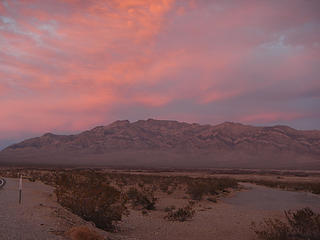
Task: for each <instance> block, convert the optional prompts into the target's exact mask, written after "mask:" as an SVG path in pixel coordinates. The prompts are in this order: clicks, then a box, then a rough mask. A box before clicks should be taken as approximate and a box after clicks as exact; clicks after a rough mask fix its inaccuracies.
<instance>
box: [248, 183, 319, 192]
mask: <svg viewBox="0 0 320 240" xmlns="http://www.w3.org/2000/svg"><path fill="white" fill-rule="evenodd" d="M246 181H247V182H251V183H255V184H258V185H263V186H266V187H272V188H281V189H284V190H293V191H307V192H311V193H314V194H320V182H288V181H271V180H252V179H249V180H246Z"/></svg>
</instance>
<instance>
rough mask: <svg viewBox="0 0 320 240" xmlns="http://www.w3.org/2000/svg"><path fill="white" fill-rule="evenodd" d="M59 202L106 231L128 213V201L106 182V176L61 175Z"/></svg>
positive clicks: (57, 183) (113, 227)
mask: <svg viewBox="0 0 320 240" xmlns="http://www.w3.org/2000/svg"><path fill="white" fill-rule="evenodd" d="M55 192H56V195H57V200H58V202H59V203H60V204H61V205H62V206H64V207H66V208H68V209H70V210H71V211H72V212H73V213H75V214H77V215H79V216H80V217H82V218H83V219H85V220H87V221H92V222H94V223H95V224H96V226H97V227H99V228H102V229H104V230H107V231H112V230H114V229H115V225H114V224H115V223H117V222H118V221H120V220H121V219H122V216H123V215H124V214H125V213H126V210H127V209H126V206H125V204H126V197H125V196H124V195H123V194H122V193H121V192H120V191H119V190H117V189H116V188H114V187H113V186H111V185H109V184H108V183H106V182H105V181H103V176H101V175H99V174H95V175H92V174H91V175H67V174H60V175H58V177H57V181H56V190H55Z"/></svg>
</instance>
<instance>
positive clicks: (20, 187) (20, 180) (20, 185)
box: [19, 174, 22, 204]
mask: <svg viewBox="0 0 320 240" xmlns="http://www.w3.org/2000/svg"><path fill="white" fill-rule="evenodd" d="M21 195H22V174H20V179H19V204H21Z"/></svg>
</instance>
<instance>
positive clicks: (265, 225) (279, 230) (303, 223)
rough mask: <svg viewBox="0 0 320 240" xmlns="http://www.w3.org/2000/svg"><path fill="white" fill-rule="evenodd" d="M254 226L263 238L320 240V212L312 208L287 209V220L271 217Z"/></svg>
mask: <svg viewBox="0 0 320 240" xmlns="http://www.w3.org/2000/svg"><path fill="white" fill-rule="evenodd" d="M252 227H253V230H254V231H255V233H256V234H257V236H258V237H259V239H262V240H319V239H320V214H319V213H315V212H313V211H312V210H311V209H310V208H303V209H300V210H296V211H285V221H281V220H279V219H276V218H275V219H271V218H269V219H265V220H264V222H262V223H260V224H258V225H257V224H255V223H253V224H252Z"/></svg>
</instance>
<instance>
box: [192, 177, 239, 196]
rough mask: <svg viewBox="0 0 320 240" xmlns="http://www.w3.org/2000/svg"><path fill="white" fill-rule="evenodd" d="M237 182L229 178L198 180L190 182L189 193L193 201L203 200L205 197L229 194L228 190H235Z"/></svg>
mask: <svg viewBox="0 0 320 240" xmlns="http://www.w3.org/2000/svg"><path fill="white" fill-rule="evenodd" d="M236 186H237V181H236V180H234V179H229V178H197V179H194V180H189V182H188V187H187V193H188V194H189V195H190V197H191V199H193V200H201V199H202V197H203V196H204V195H217V194H218V193H219V192H222V191H224V192H227V191H226V188H234V187H236Z"/></svg>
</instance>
